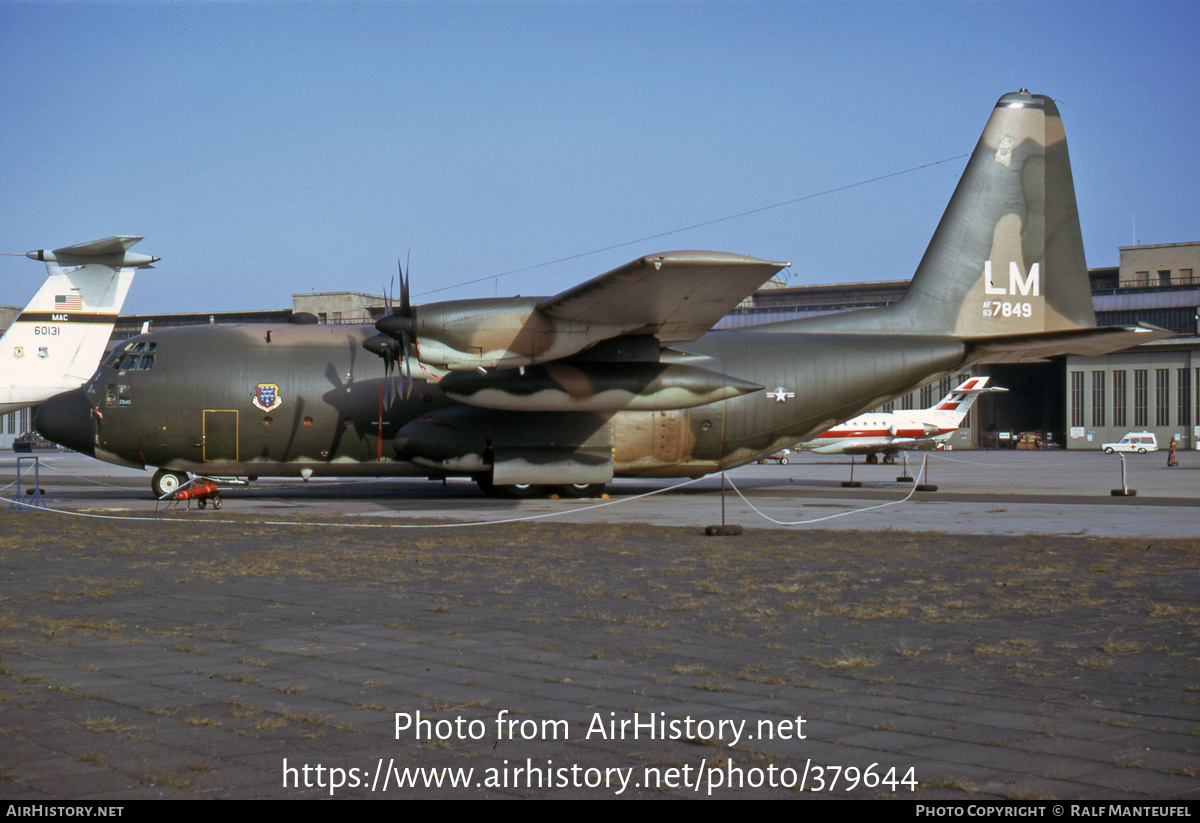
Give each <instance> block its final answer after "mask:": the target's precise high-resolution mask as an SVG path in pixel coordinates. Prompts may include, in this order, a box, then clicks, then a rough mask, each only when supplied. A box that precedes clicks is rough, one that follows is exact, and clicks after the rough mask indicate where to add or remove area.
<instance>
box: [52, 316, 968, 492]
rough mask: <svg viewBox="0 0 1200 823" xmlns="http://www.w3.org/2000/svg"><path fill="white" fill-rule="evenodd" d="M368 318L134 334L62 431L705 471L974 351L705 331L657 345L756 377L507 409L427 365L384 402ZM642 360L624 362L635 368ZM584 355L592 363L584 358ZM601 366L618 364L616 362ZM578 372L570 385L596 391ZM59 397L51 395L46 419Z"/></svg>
mask: <svg viewBox="0 0 1200 823" xmlns="http://www.w3.org/2000/svg"><path fill="white" fill-rule="evenodd" d="M374 333H375V330H374V329H373V328H372V327H370V326H304V325H296V326H282V327H281V326H256V325H245V326H209V327H203V328H196V327H191V328H179V329H164V330H161V331H157V332H151V333H148V334H145V335H141V336H138V337H135V338H131V339H130V340H129V341H128V342H127V343H125V344H123V345H122V346H121V347H119V352H120V353H119V354H117V355H115V357H116V359H115V361H114V359H113V358H110V359H109V360H108V361H106V364H105V365H103V366H102V367H101V369H100V370H99V371H98V372H97V374H96V375H95V377H93V379H92V380H90V381H89V382H88V384H87V385H86V386H85V387H84V389H83V390H82V391H83V392H85V393H86V398H87V399H86V403H84V402H83V401H82V399H79V398H77V399H76V407H77V409H78V412H77V413H76V414H75V415H74V419H73V421H72V423H71V426H70V428H71V432H70V433H66V434H64V433H63V432H60V433H59V436H58V437H56V439H58V440H59V442H66V445H69V446H71V447H73V448H76V449H77V450H79V451H84V452H85V453H89V454H93V455H94V456H96V457H99V458H101V459H105V460H109V461H111V462H117V463H123V464H126V465H137V466H142V465H150V466H159V467H162V468H166V469H171V470H175V471H191V472H196V473H202V474H209V475H214V476H239V477H245V476H295V475H301V474H305V475H308V474H311V475H312V476H353V475H362V476H403V475H412V476H431V477H438V476H454V475H466V476H474V477H481V476H490V475H492V473H493V472H494V475H495V478H496V483H497V484H502V483H529V482H538V483H566V482H571V483H582V482H589V483H603V482H607V480H610V479H611V478H612V477H613V476H663V477H670V476H698V475H702V474H706V473H708V472H712V471H717V470H720V469H725V468H732V467H734V466H738V465H741V464H744V463H748V462H751V461H753V460H755V459H757V458H758V457H759V456H761V455H763V454H769V453H771V452H773V451H775V450H777V449H779V448H783V447H785V446H788V445H791V444H792V443H795V442H796V441H798V440H801V439H803V438H805V437H807V436H811V435H812V434H814V433H817V432H820V431H824V430H825V429H827V428H828V427H829V426H830V425H832V424H833V423H834V422H836V421H838V420H842V419H845V418H846V417H849V416H852V415H854V414H856V413H859V412H861V411H864V410H865V409H866V408H870V407H872V406H874V405H875V404H876V403H878V402H880V401H881V400H882V399H884V398H887V397H891V396H893V395H895V394H898V393H902V392H905V391H909V390H911V389H912V388H914V387H915V386H917V385H919V384H920V383H923V382H925V381H927V380H929V379H931V378H932V377H936V376H938V375H940V374H943V373H948V372H950V371H951V370H953V369H955V368H957V367H958V366H959V365H960V364H961V363H962V361H963V358H964V351H965V349H964V346H963V344H962V343H961V342H959V341H957V340H954V339H953V338H947V337H919V336H912V337H907V338H904V339H903V340H899V341H898V340H897V339H896V338H894V337H892V338H890V339H886V340H885V339H883V338H881V337H877V336H875V335H850V334H847V335H828V334H821V335H805V334H796V333H786V334H785V333H769V332H745V331H742V332H710V333H709V334H707V335H705V336H703V337H702V338H700V339H699V340H697V341H695V342H694V343H691V344H688V345H687V346H686V352H684V353H679V352H675V351H670V350H668V351H666V352H664V358H663V359H664V362H665V363H666V364H668V365H669V364H671V363H682V364H684V365H688V366H694V367H697V368H699V369H703V370H705V371H706V373H708V372H711V373H716V374H718V375H729V376H731V377H734V378H738V379H740V380H742V381H747V382H748V383H751V384H757V385H759V386H762V387H764V388H763V389H761V390H757V391H749V392H747V393H743V394H740V395H739V396H733V397H728V398H726V399H722V400H719V401H717V402H711V403H705V404H701V405H696V406H693V407H691V408H665V409H656V410H637V411H629V410H604V411H580V412H560V411H541V410H539V407H538V403H539V400H538V397H537V396H536V395H531V396H529V399H528V402H529V403H530V406H529V407H528V408H521V407H520V404H521V402H522V397H523V394H522V391H521V388H520V379H521V378H520V377H514V378H513V380H512V381H510V383H511V384H512V385H511V386H510V387H509V394H510V395H511V397H512V400H511V403H512V404H515V405H517V406H518V408H517V409H516V410H497V409H490V408H481V407H478V406H474V405H470V404H468V403H462V402H458V401H455V400H453V399H451V398H449V397H447V395H446V393H444V392H443V391H442V390H441V389H440V388H439V385H438V380H437V379H435V376H434V375H432V374H428V375H426V379H424V380H422V379H421V371H420V370H417V375H416V376H417V379H416V380H415V382H414V389H413V391H412V392H411V394H410V395H409V396H408V397H407V398H402V397H396V398H394V399H391V402H388V401H389V399H390V398H389V397H388V395H389V392H388V391H385V388H386V385H385V377H384V371H383V364H382V362H381V361H380V360H379V359H378V358H376V357H373V356H371V355H370V354H369V353H367V352H365V351H364V349H363V347H362V343H363V340H365V339H367V338H368V337H370V336H371V335H372V334H374ZM151 352H152V357H151V358H150V359H149V361H147V360H146V359H145V356H146V355H147V354H149V353H151ZM639 362H640V361H634V362H632V363H625V364H624V366H626V367H628V369H629V371H630V372H633V371H635V369H634V366H635V364H637V363H639ZM579 365H580V366H581V367H583V372H582V373H584V374H585V375H586V367H587V365H588V364H587V363H581V364H579ZM605 366H606V368H607V373H610V374H611V373H617V374H619V373H620V372H621V371H622V363H620V362H617V363H607V364H605ZM693 370H695V369H693ZM514 375H515V370H514ZM569 389H570V392H571V393H572V396H574V397H577V398H578V397H580V396H584V397H586V394H587V391H588V387H587V386H586V385H578V384H576V385H571V386H570V387H569ZM637 389H638V387H637V386H636V385H634V386H631V387H630V388H629V390H628V392H627V393H628V394H629V395H630V396H633V397H638V396H640V395H638V393H637ZM59 402H61V401H59ZM381 407H382V410H383V414H382V417H381V415H380V410H381ZM90 409H95V413H94V414H92V413H90ZM58 411H59V410H56V409H54V408H51V409H47V412H52V413H53V415H52V416H53V419H61V418H62V414H61V413H58ZM85 414H86V415H87V416H89V417H90V418H91V419H88V420H84V419H82V418H83V416H84V415H85ZM49 416H51V415H48V414H45V413H44V414H43V415H42V419H45V418H47V417H49ZM64 437H65V440H64Z"/></svg>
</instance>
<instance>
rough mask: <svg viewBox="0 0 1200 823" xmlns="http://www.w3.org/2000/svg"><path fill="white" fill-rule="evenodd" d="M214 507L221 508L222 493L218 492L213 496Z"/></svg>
mask: <svg viewBox="0 0 1200 823" xmlns="http://www.w3.org/2000/svg"><path fill="white" fill-rule="evenodd" d="M213 508H214V509H219V508H221V495H219V494H218V495H215V496H214V497H213Z"/></svg>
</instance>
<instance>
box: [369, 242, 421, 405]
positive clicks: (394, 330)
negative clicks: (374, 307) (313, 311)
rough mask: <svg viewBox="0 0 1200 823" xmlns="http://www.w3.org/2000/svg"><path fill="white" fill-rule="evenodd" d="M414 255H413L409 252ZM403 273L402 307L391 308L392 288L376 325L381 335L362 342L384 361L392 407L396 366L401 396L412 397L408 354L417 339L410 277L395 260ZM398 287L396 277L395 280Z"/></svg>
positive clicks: (394, 394)
mask: <svg viewBox="0 0 1200 823" xmlns="http://www.w3.org/2000/svg"><path fill="white" fill-rule="evenodd" d="M410 256H411V252H410ZM396 267H397V268H398V269H399V270H400V307H399V308H398V309H396V308H393V306H392V297H391V292H392V289H391V288H389V290H388V292H387V293H386V294H384V297H383V300H384V308H385V309H386V311H387V313H386V314H385V315H384V316H383V317H382V318H380V320H379V321H378V322H377V323H376V324H375V329H376V330H377V331H378V332H379V334H377V335H374V336H373V337H370V338H368V339H366V340H364V341H363V348H365V349H366V350H367V351H369V352H372V353H374V354H377V355H379V356H380V357H382V358H383V364H384V377H385V381H386V385H387V395H388V396H387V402H388V405H391V403H392V401H393V400H395V398H396V389H395V379H396V375H395V372H394V371H393V368H394V367H397V366H399V367H400V368H399V369H398V371H399V373H400V376H401V377H402V379H403V387H402V391H401V394H402V395H403V397H404V399H405V400H407V399H408V398H409V395H411V394H412V386H413V378H412V358H411V356H410V354H409V344H410V343H411V342H413V341H415V340H416V314H415V313H414V312H413V308H412V303H411V302H410V301H409V277H408V273H407V272H406V271H405V268H406V267H405V266H403V265H401V264H400V261H399V260H397V261H396ZM392 286H393V288H394V286H395V278H393V280H392Z"/></svg>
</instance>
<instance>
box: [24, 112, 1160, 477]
mask: <svg viewBox="0 0 1200 823" xmlns="http://www.w3.org/2000/svg"><path fill="white" fill-rule="evenodd" d="M784 265H786V264H784V263H771V262H767V261H765V260H756V259H753V258H749V257H740V256H736V255H731V254H720V253H715V252H670V253H666V254H656V255H647V256H646V257H642V258H640V259H638V260H635V261H633V262H632V263H629V264H627V265H625V266H623V267H621V268H618V269H615V270H614V271H611V272H609V273H608V274H604V275H601V276H600V277H597V278H595V279H594V280H590V281H588V282H586V283H584V284H582V285H580V286H576V287H574V288H571V289H568V290H567V291H564V292H562V293H560V294H557V295H555V296H553V297H547V298H543V299H538V298H521V297H514V298H511V299H499V298H498V299H483V300H460V301H452V302H444V303H433V304H426V305H421V306H412V305H410V303H409V301H408V288H407V283H402V286H401V289H402V292H401V300H400V305H399V307H398V308H396V309H395V310H394V311H393V312H392V313H391V314H389V315H387V316H386V317H384V318H383V319H382V320H380V321H379V322H378V323H377V324H376V325H375V327H374V328H372V327H370V326H365V327H353V326H327V325H287V324H282V325H276V326H269V325H242V326H206V327H193V328H176V329H164V330H160V331H152V332H150V333H148V334H143V335H139V336H138V337H134V338H132V339H131V340H129V342H127V343H125V344H124V345H122V346H121V347H120V348H119V349H118V350H117V351H115V352H114V353H113V355H112V357H111V358H110V359H108V360H107V361H105V363H103V364H102V365H101V367H100V369H99V371H97V372H96V375H95V376H94V377H93V378H92V379H91V381H90V382H89V383H88V384H87V385H86V386H84V387H83V388H81V389H77V390H75V391H73V392H67V393H64V394H60V395H58V396H57V397H55V398H53V399H51V400H49V401H47V402H46V403H44V404H43V405H42V406H41V410H40V411H39V413H38V417H37V427H38V430H39V431H40V432H41V433H42V434H43V435H45V436H46V437H48V438H49V439H51V440H54V441H56V442H58V443H61V444H63V445H65V446H69V447H71V448H73V449H75V450H76V451H81V452H84V453H86V454H90V455H93V456H95V457H97V458H100V459H102V460H108V461H110V462H113V463H120V464H123V465H127V466H137V467H144V466H156V467H158V471H157V473H156V474H155V475H154V480H153V483H152V485H153V487H154V490H155V493H156V494H159V495H162V494H164V493H169V492H170V491H172V490H173V489H175V488H177V487H178V486H179V484H180V483H182V482H184V479H185V477H186V474H185V473H188V472H191V473H195V474H198V475H203V476H208V477H242V478H244V477H262V476H297V475H299V476H302V477H305V478H307V477H314V476H385V475H386V476H398V475H410V476H428V477H431V478H442V477H448V476H463V477H470V478H473V479H474V480H475V481H476V482H477V483H478V484H479V485H480V487H482V488H483V489H484V490H485V491H487V492H490V493H496V494H507V495H514V496H524V495H534V494H540V493H545V492H547V491H551V490H553V491H555V492H557V493H560V494H570V495H581V496H582V495H591V494H595V493H597V492H598V491H599V490H600V489H602V488H603V487H604V484H606V483H608V482H610V481H611V480H612V479H613V478H614V477H696V476H700V475H703V474H706V473H709V472H715V471H718V470H721V469H729V468H733V467H734V466H740V465H742V464H744V463H750V462H753V461H754V460H755V459H757V458H759V457H762V456H765V455H769V454H772V453H773V452H775V451H777V450H779V449H781V448H783V447H785V446H791V445H793V444H795V443H796V442H798V441H801V440H805V439H807V438H811V437H814V436H816V435H817V434H819V433H821V432H823V431H826V430H827V429H829V428H830V427H831V426H833V425H834V424H835V423H837V422H839V421H842V420H847V419H849V418H851V417H853V416H854V415H856V414H860V413H862V412H865V411H867V410H868V409H871V408H874V407H875V406H877V405H879V404H880V403H882V402H884V401H886V400H888V399H889V398H893V397H896V396H897V395H900V394H903V393H905V392H908V391H911V390H912V389H913V388H915V387H917V386H920V385H921V384H923V383H925V382H927V381H929V380H932V379H934V378H938V377H942V376H944V375H947V374H951V373H954V372H955V371H958V370H960V369H963V368H965V367H967V366H970V365H972V364H975V363H988V362H1015V361H1020V360H1028V359H1039V358H1043V357H1046V356H1049V355H1054V354H1063V353H1077V354H1089V355H1094V354H1103V353H1106V352H1111V351H1116V350H1119V349H1123V348H1127V347H1129V346H1132V345H1134V344H1136V343H1140V342H1144V341H1149V340H1153V339H1156V338H1159V337H1165V336H1168V335H1169V332H1164V331H1162V330H1160V329H1156V328H1153V327H1149V326H1139V327H1109V328H1102V329H1098V328H1096V323H1095V315H1094V314H1093V311H1092V301H1091V293H1090V291H1089V288H1088V274H1087V266H1086V264H1085V262H1084V256H1083V242H1082V238H1081V235H1080V230H1079V218H1078V214H1077V212H1076V205H1075V192H1074V184H1073V183H1072V180H1071V167H1070V161H1069V159H1068V157H1067V144H1066V139H1065V136H1064V133H1063V128H1062V123H1061V121H1060V119H1059V114H1058V109H1057V107H1056V106H1055V105H1054V102H1053V101H1052V100H1051V99H1050V98H1049V97H1044V96H1041V95H1033V94H1029V93H1028V92H1027V91H1024V90H1022V91H1020V92H1016V93H1013V94H1006V95H1005V96H1004V97H1002V98H1000V101H999V102H998V103H997V104H996V107H995V110H994V111H993V113H992V116H991V118H990V120H989V121H988V123H987V127H986V128H985V130H984V133H983V136H982V138H981V139H980V141H979V144H978V146H976V148H975V151H974V153H973V155H972V156H971V159H970V161H969V162H968V164H967V168H966V171H965V172H964V174H963V177H962V180H961V181H960V182H959V184H958V187H957V189H956V190H955V192H954V195H953V197H952V199H951V201H950V205H949V207H948V208H947V210H946V212H945V215H944V216H943V217H942V220H941V223H940V224H939V225H938V227H937V230H936V231H935V233H934V236H933V240H932V242H931V243H930V245H929V248H928V250H927V251H926V252H925V256H924V258H923V259H922V260H921V263H920V266H919V267H918V268H917V272H916V274H915V276H914V277H913V280H912V283H911V285H910V286H909V288H908V291H907V293H906V294H905V296H904V298H903V299H902V300H900V301H899V302H897V303H896V304H894V305H892V306H888V307H884V308H876V309H865V310H861V311H854V312H846V313H843V314H835V315H827V316H823V317H816V318H806V319H803V320H796V321H788V322H783V323H774V324H770V325H765V326H758V327H755V328H750V329H743V330H737V331H708V329H709V328H710V327H711V325H712V324H713V323H715V322H716V321H717V320H718V319H719V318H720V317H721V316H723V315H724V314H725V313H726V312H727V311H728V310H729V309H730V308H732V307H733V306H734V305H736V304H737V303H738V301H739V300H741V299H742V298H743V297H744V296H745V295H747V294H749V293H750V292H751V291H753V289H754V288H755V287H756V286H758V285H759V284H761V283H762V282H763V281H765V280H766V279H767V278H768V277H770V276H771V275H772V274H774V273H775V272H776V271H778V270H779V269H780V268H782V267H783V266H784ZM147 355H153V361H152V367H148V366H147V365H146V364H147V360H146V357H147ZM393 370H395V373H396V374H397V375H398V377H399V382H400V384H401V385H400V386H399V389H400V390H399V391H398V392H397V393H396V394H397V396H395V397H393V396H392V395H393V392H392V391H390V389H389V387H390V386H391V385H392V383H393V379H394V378H393V376H392V374H393Z"/></svg>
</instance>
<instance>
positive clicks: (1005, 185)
mask: <svg viewBox="0 0 1200 823" xmlns="http://www.w3.org/2000/svg"><path fill="white" fill-rule="evenodd" d="M896 309H897V314H898V315H900V316H901V317H903V318H904V320H905V321H908V322H910V323H915V324H918V326H919V329H920V330H922V331H926V332H929V331H934V332H937V333H947V334H953V335H955V336H962V337H990V336H1001V335H1004V336H1007V335H1013V334H1027V333H1036V332H1054V331H1066V330H1069V329H1077V328H1090V327H1094V326H1095V325H1096V317H1095V314H1094V313H1093V311H1092V299H1091V289H1090V287H1089V284H1088V274H1087V262H1086V261H1085V260H1084V255H1083V238H1082V235H1081V233H1080V230H1079V211H1078V208H1077V206H1076V204H1075V184H1074V181H1073V180H1072V178H1071V161H1070V158H1069V156H1068V155H1067V138H1066V133H1065V132H1064V131H1063V125H1062V119H1061V118H1060V117H1059V114H1058V107H1057V106H1055V105H1054V101H1053V100H1051V99H1050V98H1049V97H1046V96H1044V95H1040V94H1030V93H1029V92H1027V91H1019V92H1015V93H1012V94H1006V95H1004V96H1003V97H1001V98H1000V100H999V102H997V103H996V108H995V109H994V110H993V112H992V116H991V118H990V119H989V120H988V123H987V127H986V128H985V129H984V131H983V136H982V137H980V139H979V144H978V145H977V146H976V147H975V151H974V153H973V154H972V155H971V160H970V162H969V163H968V164H967V168H966V171H965V172H964V173H963V177H962V180H961V181H959V184H958V188H956V189H955V191H954V196H953V197H952V198H951V200H950V205H949V206H948V207H947V208H946V212H945V214H944V215H942V220H941V223H939V224H938V228H937V231H936V232H935V233H934V235H933V240H932V241H930V243H929V248H928V249H927V250H926V252H925V256H924V257H923V258H922V260H921V264H920V266H919V267H918V268H917V272H916V274H915V275H914V276H913V281H912V284H911V285H910V286H909V289H908V292H907V294H905V296H904V299H903V300H901V301H900V303H899V304H898V305H897V306H896Z"/></svg>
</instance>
